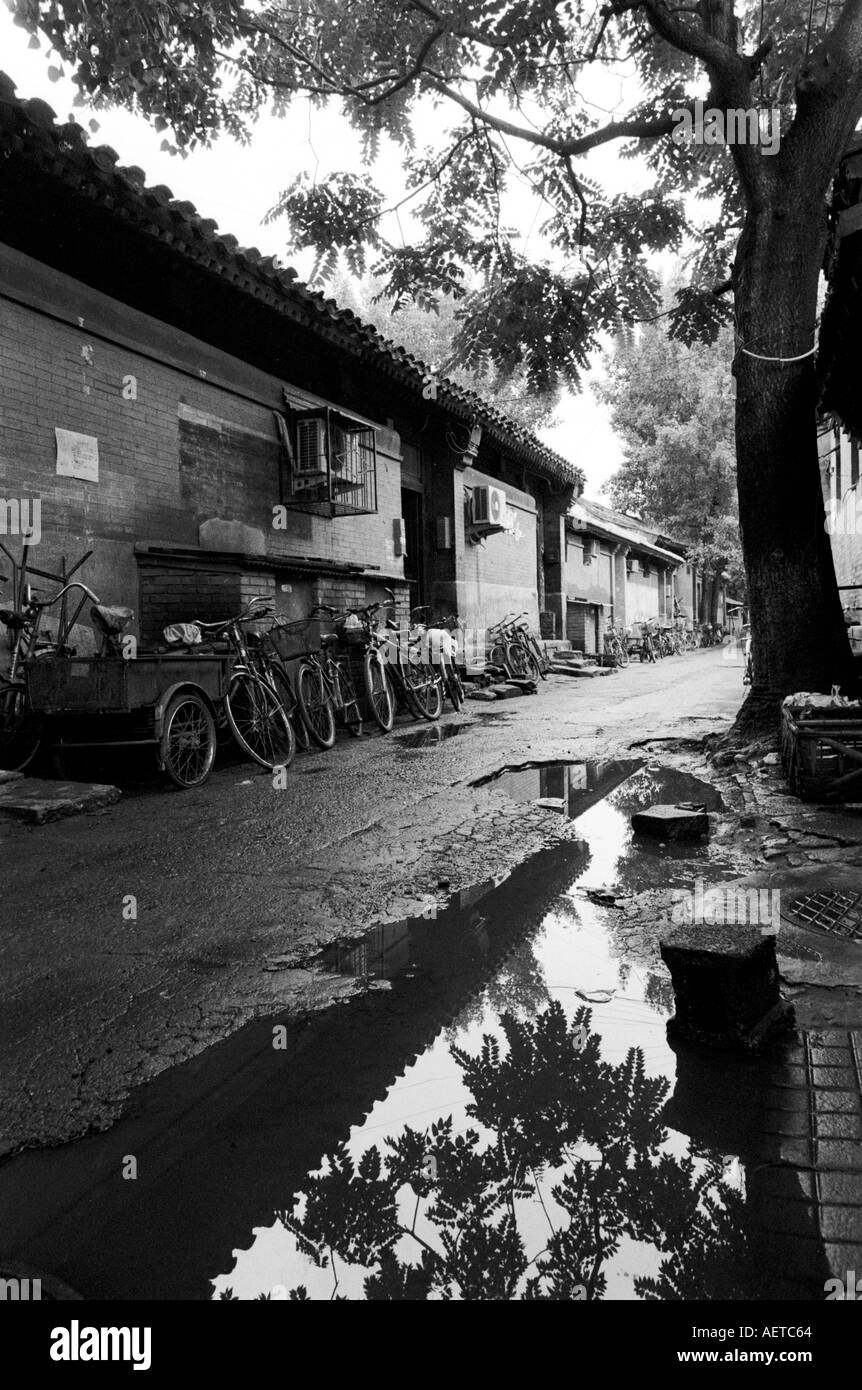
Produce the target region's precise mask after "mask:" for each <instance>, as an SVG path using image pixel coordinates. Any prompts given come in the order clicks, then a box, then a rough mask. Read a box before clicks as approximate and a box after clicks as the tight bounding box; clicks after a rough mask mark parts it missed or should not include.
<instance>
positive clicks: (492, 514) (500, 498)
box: [470, 487, 506, 531]
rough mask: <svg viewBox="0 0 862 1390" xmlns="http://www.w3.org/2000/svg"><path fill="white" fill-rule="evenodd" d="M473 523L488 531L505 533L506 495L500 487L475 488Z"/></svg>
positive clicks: (472, 512)
mask: <svg viewBox="0 0 862 1390" xmlns="http://www.w3.org/2000/svg"><path fill="white" fill-rule="evenodd" d="M470 519H471V521H472V522H473V525H474V526H475V527H481V528H482V530H486V531H503V530H504V529H505V526H506V494H505V492H504V491H503V489H502V488H500V487H474V488H473V500H472V509H471V516H470Z"/></svg>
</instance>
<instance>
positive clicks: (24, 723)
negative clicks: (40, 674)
mask: <svg viewBox="0 0 862 1390" xmlns="http://www.w3.org/2000/svg"><path fill="white" fill-rule="evenodd" d="M41 742H42V717H41V715H39V714H36V713H35V711H34V710H33V709H32V707H31V705H30V696H29V695H28V694H27V687H26V685H24V684H23V682H20V681H3V682H2V684H0V768H2V769H3V770H4V771H5V772H23V771H24V769H25V767H29V765H30V763H31V762H32V761H33V759H34V758H35V756H36V754H37V753H38V751H39V745H40V744H41Z"/></svg>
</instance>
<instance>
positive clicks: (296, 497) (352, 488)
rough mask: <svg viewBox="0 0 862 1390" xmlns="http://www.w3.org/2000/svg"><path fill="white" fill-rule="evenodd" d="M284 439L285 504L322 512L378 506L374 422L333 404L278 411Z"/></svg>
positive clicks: (362, 510)
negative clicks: (285, 412)
mask: <svg viewBox="0 0 862 1390" xmlns="http://www.w3.org/2000/svg"><path fill="white" fill-rule="evenodd" d="M276 418H277V421H278V425H279V433H280V436H281V441H282V488H281V494H282V495H281V500H282V503H283V505H284V506H286V507H290V508H293V509H294V510H297V511H305V512H312V513H315V514H317V515H318V516H328V517H334V516H359V515H362V514H364V513H368V512H376V511H377V445H376V437H375V430H374V426H373V425H369V424H367V423H366V422H365V421H363V420H359V419H357V418H355V417H354V416H351V415H348V414H347V413H346V412H344V411H340V410H336V409H334V408H333V407H330V406H320V407H319V408H315V409H314V410H291V411H290V412H289V414H288V416H287V418H285V416H284V415H281V414H280V413H279V412H276Z"/></svg>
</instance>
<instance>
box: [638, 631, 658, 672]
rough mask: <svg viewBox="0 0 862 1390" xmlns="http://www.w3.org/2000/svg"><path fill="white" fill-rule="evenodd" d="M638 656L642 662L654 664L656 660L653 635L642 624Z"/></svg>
mask: <svg viewBox="0 0 862 1390" xmlns="http://www.w3.org/2000/svg"><path fill="white" fill-rule="evenodd" d="M639 656H640V659H641V661H642V662H644V661H653V662H654V661H655V659H656V650H655V644H654V642H653V634H652V632H651V631H650V629H649V627H648V626H647V625H646V623H645V624H644V626H643V631H642V633H641V642H640V651H639Z"/></svg>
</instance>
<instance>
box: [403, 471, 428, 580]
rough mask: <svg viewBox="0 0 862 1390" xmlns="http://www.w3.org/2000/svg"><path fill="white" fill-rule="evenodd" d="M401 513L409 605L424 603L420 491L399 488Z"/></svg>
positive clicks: (423, 559) (423, 558)
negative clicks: (408, 586)
mask: <svg viewBox="0 0 862 1390" xmlns="http://www.w3.org/2000/svg"><path fill="white" fill-rule="evenodd" d="M401 515H402V517H403V518H404V543H405V548H406V553H405V555H404V578H405V579H406V580H407V582H408V584H409V585H410V607H411V608H418V607H419V606H420V605H421V604H423V603H425V601H426V599H425V563H424V561H425V557H424V553H423V550H424V547H423V543H422V542H423V508H422V493H421V492H414V490H413V489H412V488H406V487H403V488H402V489H401Z"/></svg>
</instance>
